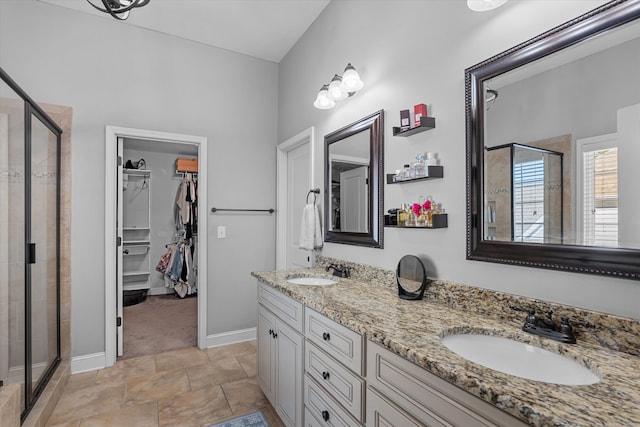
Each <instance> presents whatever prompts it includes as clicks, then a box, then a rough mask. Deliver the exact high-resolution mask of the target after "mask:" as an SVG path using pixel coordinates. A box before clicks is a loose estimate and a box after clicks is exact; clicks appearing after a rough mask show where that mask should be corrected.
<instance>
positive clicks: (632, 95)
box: [465, 1, 640, 280]
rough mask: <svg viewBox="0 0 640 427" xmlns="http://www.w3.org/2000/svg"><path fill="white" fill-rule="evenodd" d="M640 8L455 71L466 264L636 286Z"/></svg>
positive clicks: (631, 4)
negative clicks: (460, 106)
mask: <svg viewBox="0 0 640 427" xmlns="http://www.w3.org/2000/svg"><path fill="white" fill-rule="evenodd" d="M638 18H640V1H611V2H609V3H607V4H605V5H603V6H601V7H599V8H597V9H595V10H593V11H591V12H589V13H586V14H585V15H583V16H580V17H578V18H576V19H574V20H572V21H570V22H567V23H565V24H563V25H561V26H559V27H557V28H554V29H552V30H550V31H548V32H546V33H544V34H542V35H540V36H538V37H535V38H533V39H531V40H529V41H526V42H524V43H522V44H520V45H518V46H516V47H514V48H512V49H509V50H507V51H505V52H503V53H500V54H498V55H496V56H494V57H493V58H489V59H487V60H486V61H483V62H481V63H479V64H477V65H474V66H473V67H470V68H468V69H467V70H466V71H465V85H466V88H465V92H466V132H467V259H472V260H479V261H489V262H499V263H507V264H516V265H523V266H529V267H540V268H549V269H557V270H564V271H573V272H581V273H590V274H602V275H608V276H614V277H623V278H628V279H635V280H639V279H640V215H639V213H638V212H639V208H640V192H638V190H637V188H638V183H639V182H640V84H639V83H638V76H640V19H638Z"/></svg>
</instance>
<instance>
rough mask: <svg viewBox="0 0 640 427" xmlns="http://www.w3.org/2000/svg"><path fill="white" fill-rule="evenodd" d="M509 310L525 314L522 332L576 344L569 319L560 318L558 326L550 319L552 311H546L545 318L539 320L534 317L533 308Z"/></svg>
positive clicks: (565, 317)
mask: <svg viewBox="0 0 640 427" xmlns="http://www.w3.org/2000/svg"><path fill="white" fill-rule="evenodd" d="M511 309H513V310H516V311H524V312H526V313H527V317H526V319H525V321H524V325H523V326H522V330H523V331H525V332H529V333H531V334H534V335H539V336H541V337H545V338H550V339H552V340H555V341H560V342H563V343H566V344H575V343H576V337H575V335H574V334H573V327H572V326H571V324H570V323H569V318H568V317H567V316H562V317H561V321H562V322H561V323H560V325H556V322H555V321H554V320H553V318H552V317H551V316H552V314H553V310H549V311H547V317H546V318H544V319H540V318H539V317H538V316H536V311H535V309H533V308H522V307H518V306H514V305H512V306H511Z"/></svg>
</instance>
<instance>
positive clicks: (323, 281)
mask: <svg viewBox="0 0 640 427" xmlns="http://www.w3.org/2000/svg"><path fill="white" fill-rule="evenodd" d="M287 282H289V283H293V284H294V285H305V286H328V285H335V284H336V283H338V282H337V281H336V280H333V279H327V278H325V277H295V278H293V279H289V280H287Z"/></svg>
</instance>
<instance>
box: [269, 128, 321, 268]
mask: <svg viewBox="0 0 640 427" xmlns="http://www.w3.org/2000/svg"><path fill="white" fill-rule="evenodd" d="M314 133H315V132H314V128H313V126H311V127H310V128H308V129H305V130H303V131H302V132H300V133H299V134H297V135H295V136H293V137H291V138H289V139H287V140H286V141H284V142H281V143H280V144H278V146H277V147H276V153H277V154H276V169H277V173H276V175H277V177H276V180H277V181H276V198H277V202H276V212H278V217H277V221H276V269H278V270H284V269H285V268H286V263H287V224H288V223H289V217H288V213H287V176H288V175H289V168H288V163H287V156H288V154H289V151H292V150H294V149H296V148H298V147H300V146H302V145H304V144H310V145H309V182H310V183H311V188H316V186H315V179H314V176H315V152H316V150H315V137H314ZM311 188H310V189H311Z"/></svg>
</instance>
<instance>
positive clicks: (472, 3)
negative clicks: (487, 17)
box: [467, 0, 507, 12]
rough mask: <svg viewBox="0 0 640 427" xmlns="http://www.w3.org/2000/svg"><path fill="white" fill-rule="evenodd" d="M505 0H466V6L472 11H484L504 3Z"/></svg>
mask: <svg viewBox="0 0 640 427" xmlns="http://www.w3.org/2000/svg"><path fill="white" fill-rule="evenodd" d="M506 2H507V0H467V6H468V7H469V9H471V10H473V11H474V12H486V11H487V10H492V9H495V8H498V7H500V6H502V5H503V4H505V3H506Z"/></svg>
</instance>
